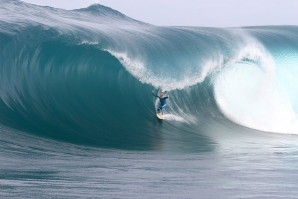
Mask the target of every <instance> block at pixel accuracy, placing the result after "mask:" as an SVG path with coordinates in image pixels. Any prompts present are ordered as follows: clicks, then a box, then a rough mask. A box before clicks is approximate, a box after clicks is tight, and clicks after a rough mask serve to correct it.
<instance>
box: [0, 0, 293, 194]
mask: <svg viewBox="0 0 298 199" xmlns="http://www.w3.org/2000/svg"><path fill="white" fill-rule="evenodd" d="M0 4H1V6H0V44H1V47H0V123H1V125H0V127H1V128H0V136H1V138H0V143H1V147H0V159H1V162H2V163H1V164H0V172H1V173H2V174H3V175H2V177H1V178H0V189H2V190H4V192H2V193H1V194H0V196H2V197H13V198H18V197H19V198H22V197H29V198H32V197H33V198H40V197H45V198H52V197H66V198H71V197H80V198H84V197H85V195H84V193H85V192H88V193H90V197H97V194H98V193H99V192H101V193H102V194H103V197H107V198H111V197H112V198H133V197H137V198H139V197H140V194H142V193H148V194H145V196H144V195H142V196H144V197H145V198H149V197H150V198H152V197H160V198H164V197H170V198H173V197H177V198H183V197H185V198H196V196H197V194H198V192H200V193H202V194H203V195H204V198H218V197H219V196H223V197H224V198H230V196H231V195H232V193H233V194H234V193H235V195H236V197H237V196H244V197H246V196H247V197H248V196H249V195H250V194H252V195H250V197H253V198H266V197H270V198H279V197H282V196H285V195H286V193H287V194H288V195H287V196H288V198H295V196H296V195H297V191H296V189H295V188H297V187H296V184H295V179H296V177H297V176H296V175H295V174H294V175H290V174H293V173H297V172H296V168H297V167H296V166H297V164H296V159H297V144H296V134H297V133H298V128H297V127H298V123H297V111H298V107H297V105H296V104H297V103H296V102H297V99H298V89H297V86H296V85H298V84H297V83H298V82H297V78H296V74H298V69H297V67H298V66H297V63H298V53H297V52H298V34H297V31H298V28H297V27H296V26H274V27H247V28H203V27H159V26H154V25H151V24H147V23H143V22H140V21H137V20H134V19H131V18H129V17H127V16H125V15H123V14H121V13H119V12H118V11H116V10H113V9H111V8H108V7H104V6H101V5H98V4H95V5H92V6H90V7H88V8H83V9H78V10H72V11H66V10H62V9H55V8H51V7H41V6H35V5H32V4H27V3H23V2H21V1H0ZM153 89H155V92H158V91H161V90H162V91H165V93H166V95H170V99H168V106H167V108H166V109H165V112H166V114H165V118H166V119H165V120H164V121H159V120H158V119H157V118H156V116H155V111H156V107H157V106H158V101H157V100H156V99H155V98H154V97H153V96H152V94H151V90H153ZM16 165H18V166H16ZM165 165H166V166H165ZM256 173H258V174H259V175H256ZM255 182H258V183H255ZM240 184H244V185H246V186H245V187H248V188H247V189H246V188H244V187H242V186H240ZM207 185H210V186H207ZM261 185H262V186H261ZM42 187H45V188H46V190H45V191H42V192H40V189H41V188H42ZM78 187H82V188H81V189H77V188H78ZM99 188H100V191H98V189H99ZM56 189H60V190H61V192H53V190H56ZM268 189H270V190H273V191H272V192H270V193H269V192H268V191H267V190H268ZM26 190H27V191H26ZM152 190H155V191H152ZM182 190H185V191H182ZM212 190H213V191H212ZM214 190H217V192H216V193H215V192H214ZM234 190H236V192H235V191H234ZM249 190H255V192H251V191H249ZM116 192H117V193H116ZM237 198H238V197H237Z"/></svg>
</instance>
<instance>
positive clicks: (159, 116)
mask: <svg viewBox="0 0 298 199" xmlns="http://www.w3.org/2000/svg"><path fill="white" fill-rule="evenodd" d="M156 116H157V118H158V119H160V120H164V119H165V117H164V116H163V115H162V114H160V113H156Z"/></svg>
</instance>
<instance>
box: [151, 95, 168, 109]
mask: <svg viewBox="0 0 298 199" xmlns="http://www.w3.org/2000/svg"><path fill="white" fill-rule="evenodd" d="M152 95H153V96H154V97H158V98H159V101H160V105H159V107H158V109H157V112H160V111H161V112H162V114H163V108H165V107H166V106H167V101H166V99H168V98H169V97H159V96H158V95H155V94H154V93H152Z"/></svg>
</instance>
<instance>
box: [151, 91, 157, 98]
mask: <svg viewBox="0 0 298 199" xmlns="http://www.w3.org/2000/svg"><path fill="white" fill-rule="evenodd" d="M152 95H153V96H154V97H158V98H159V96H158V95H155V94H154V90H152Z"/></svg>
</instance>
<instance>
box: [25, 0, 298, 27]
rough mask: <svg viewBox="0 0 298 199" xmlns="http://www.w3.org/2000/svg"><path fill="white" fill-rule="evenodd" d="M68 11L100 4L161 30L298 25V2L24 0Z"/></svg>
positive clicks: (239, 0)
mask: <svg viewBox="0 0 298 199" xmlns="http://www.w3.org/2000/svg"><path fill="white" fill-rule="evenodd" d="M23 1H25V2H29V3H32V4H36V5H43V6H51V7H56V8H63V9H66V10H71V9H77V8H84V7H88V6H89V5H91V4H94V3H99V4H101V5H104V6H108V7H111V8H113V9H115V10H117V11H119V12H121V13H123V14H125V15H127V16H129V17H131V18H134V19H136V20H139V21H143V22H146V23H150V24H153V25H160V26H207V27H241V26H262V25H298V0H23Z"/></svg>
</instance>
